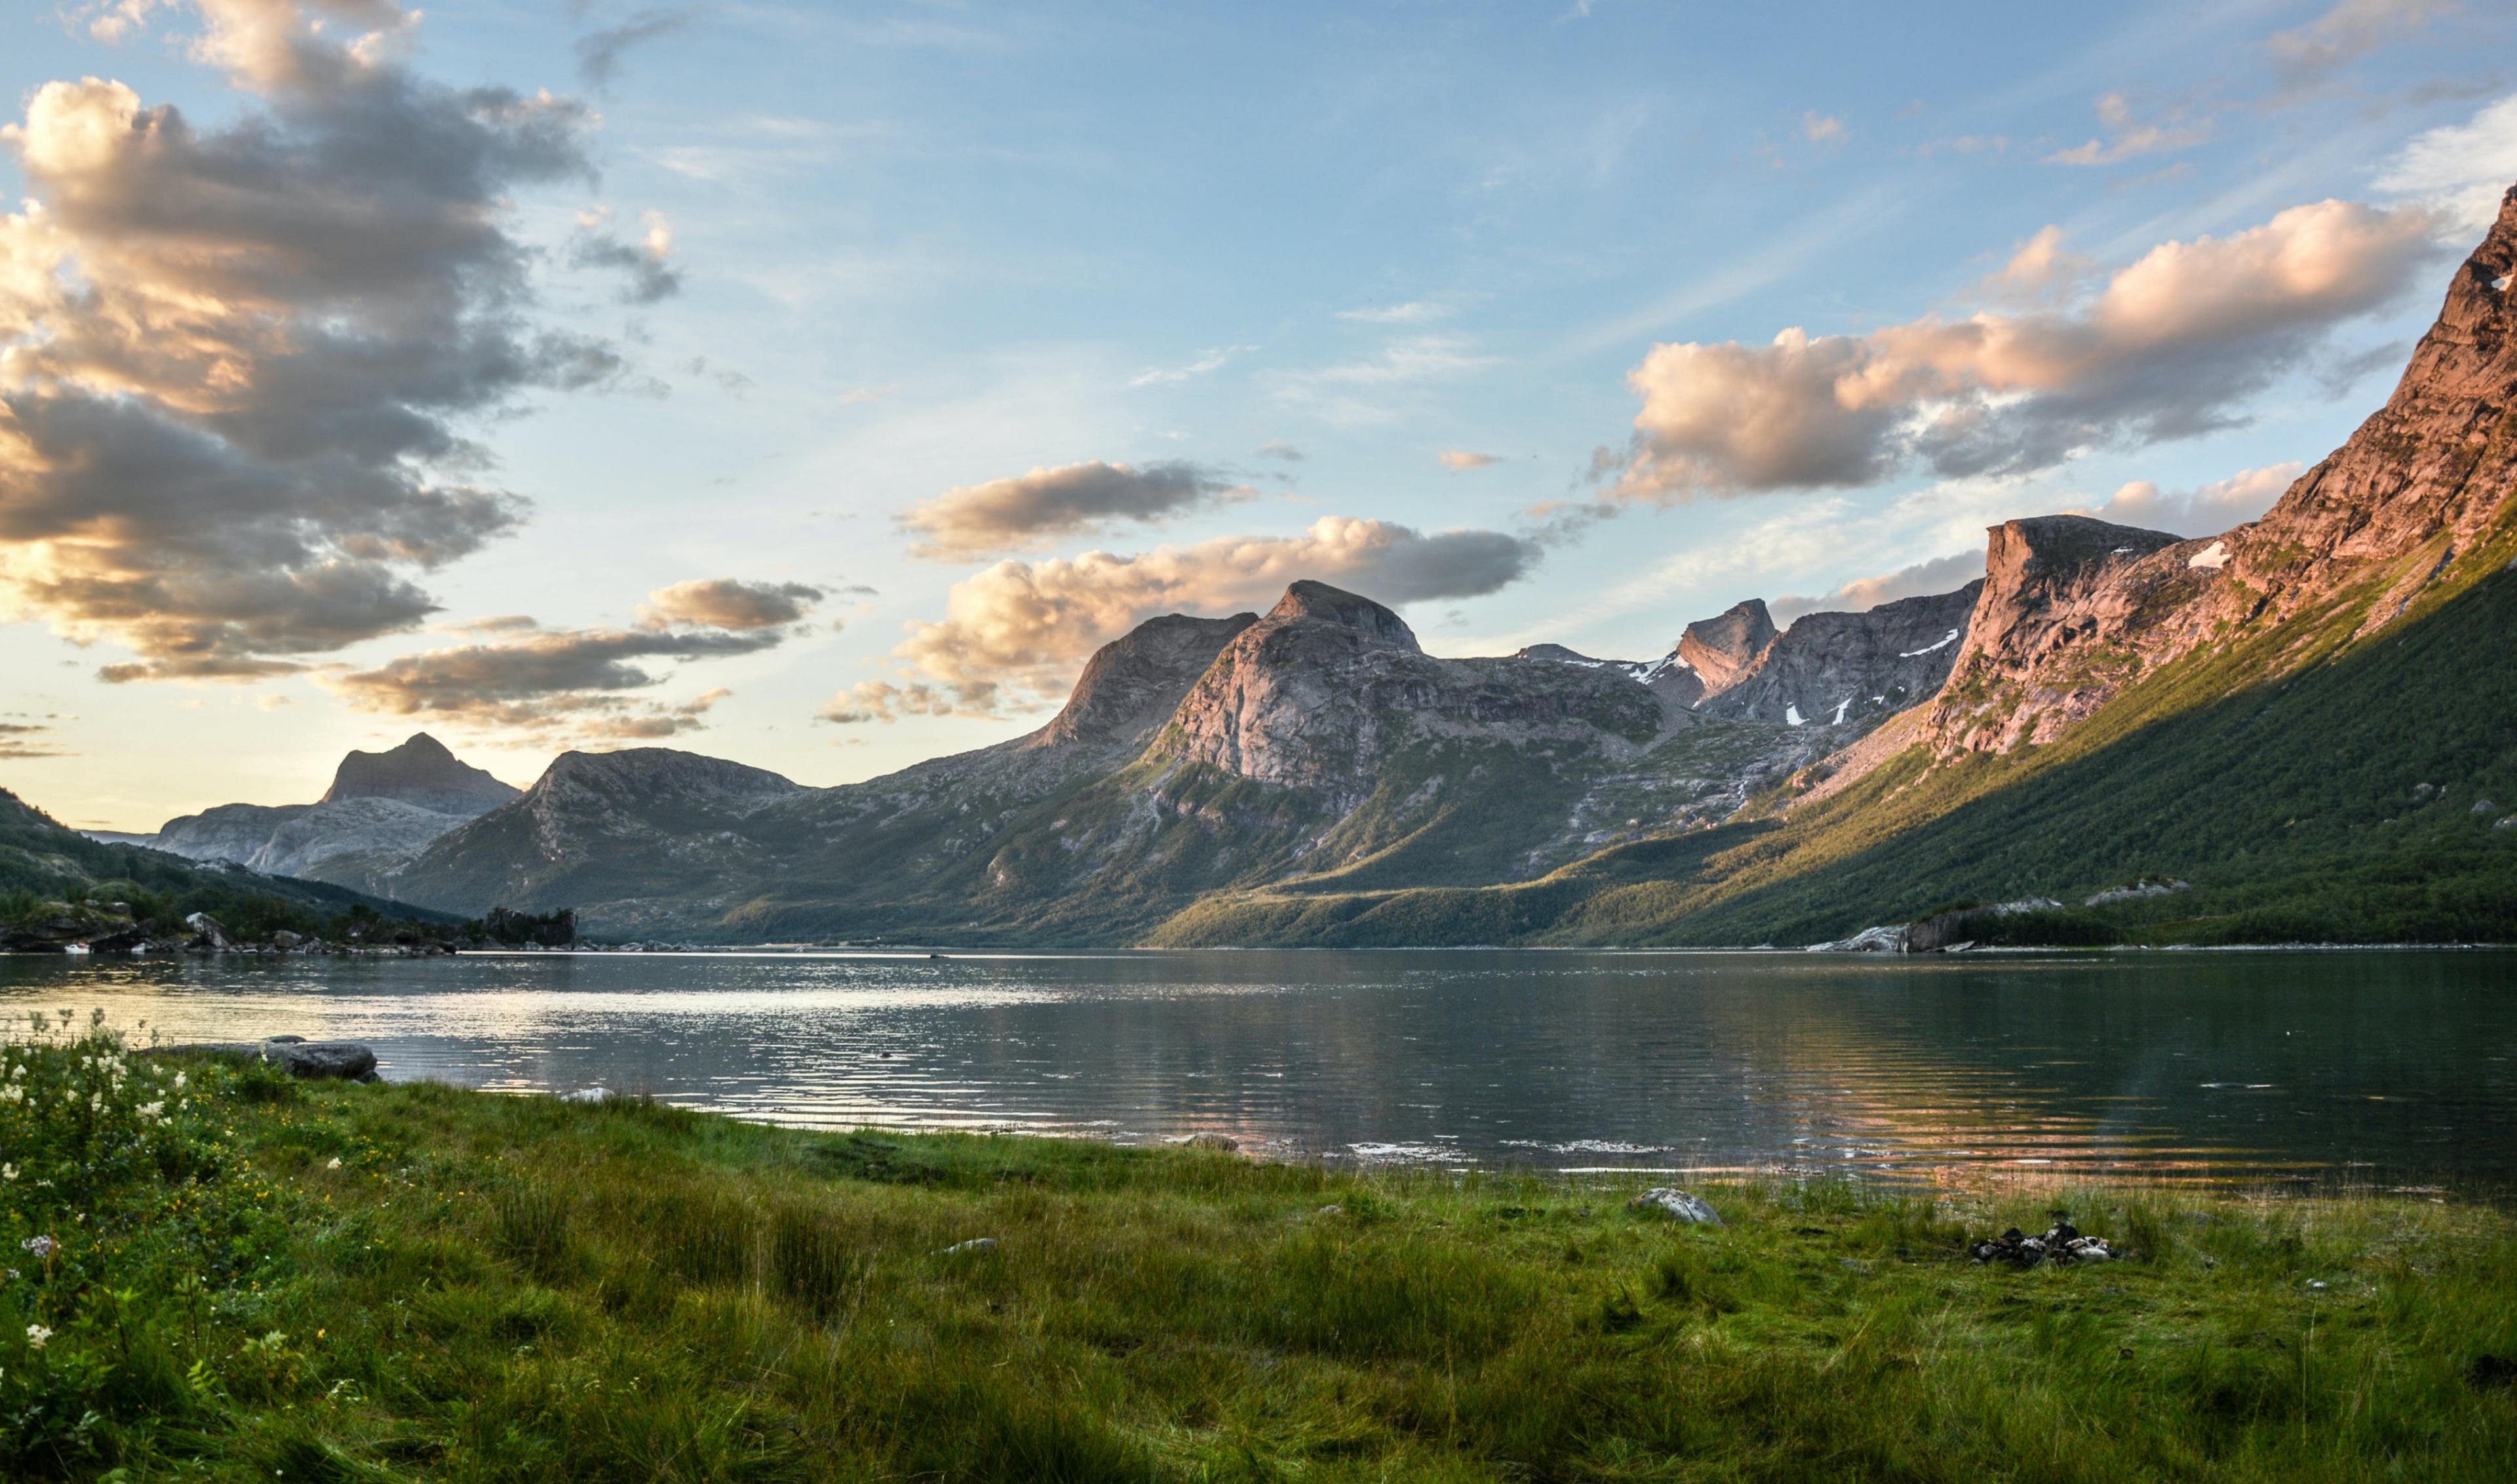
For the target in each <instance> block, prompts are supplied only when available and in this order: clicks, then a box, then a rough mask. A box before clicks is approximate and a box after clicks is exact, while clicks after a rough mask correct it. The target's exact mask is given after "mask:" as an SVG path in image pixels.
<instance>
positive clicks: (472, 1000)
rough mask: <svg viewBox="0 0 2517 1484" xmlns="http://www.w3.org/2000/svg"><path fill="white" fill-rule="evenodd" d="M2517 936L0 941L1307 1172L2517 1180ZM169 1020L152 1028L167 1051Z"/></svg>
mask: <svg viewBox="0 0 2517 1484" xmlns="http://www.w3.org/2000/svg"><path fill="white" fill-rule="evenodd" d="M2512 989H2517V954H2502V953H2469V954H2414V953H2366V954H2359V953H2353V954H2110V955H2104V956H2101V957H2096V958H2089V957H2064V956H2056V957H2043V958H1997V959H1963V958H1961V959H1939V960H1932V959H1919V960H1912V961H1898V960H1879V959H1860V958H1839V957H1834V956H1832V955H1830V956H1827V957H1812V956H1809V955H1803V954H1569V953H1508V952H1498V953H1482V952H1480V953H1414V954H1397V953H1392V954H1325V953H1284V954H1278V953H1239V954H1111V955H1099V956H1009V957H978V956H956V957H952V958H949V959H940V960H937V959H927V958H922V957H919V958H899V957H882V956H864V955H793V954H706V955H698V954H672V955H599V956H598V955H559V954H552V955H525V954H518V955H467V956H464V957H460V958H454V959H436V960H412V961H398V962H397V961H388V962H373V963H368V962H351V961H343V960H333V959H320V960H301V961H294V962H290V961H266V960H245V959H236V960H229V961H198V960H181V961H177V960H163V959H160V960H146V959H144V960H123V961H113V962H106V963H94V964H73V963H72V962H70V961H68V960H64V959H61V958H46V957H0V1014H8V1015H11V1016H12V1017H14V1016H16V1015H18V1014H21V1013H22V1012H23V1011H26V1010H30V1009H39V1008H40V1009H48V1010H50V1009H60V1008H64V1007H75V1008H76V1009H78V1010H79V1011H80V1012H81V1013H84V1012H85V1011H86V1010H88V1009H89V1008H91V1007H95V1006H102V1007H104V1009H105V1010H106V1012H107V1016H108V1018H109V1019H110V1020H111V1021H113V1022H114V1023H115V1024H118V1025H121V1026H124V1027H126V1028H129V1027H132V1026H134V1025H136V1024H138V1023H140V1022H142V1021H144V1020H145V1021H146V1022H147V1024H148V1026H149V1031H150V1032H153V1033H155V1034H158V1035H160V1036H162V1037H163V1038H164V1039H168V1040H192V1039H212V1038H216V1039H244V1038H249V1037H259V1036H268V1035H278V1034H284V1033H294V1034H297V1035H301V1036H306V1037H310V1038H315V1039H327V1038H342V1039H359V1040H363V1041H366V1042H368V1043H369V1044H371V1045H373V1046H374V1047H375V1048H376V1051H377V1055H378V1057H379V1059H380V1060H381V1062H382V1065H383V1070H384V1072H385V1075H386V1076H387V1077H390V1078H397V1079H401V1078H438V1079H443V1080H446V1081H456V1082H463V1083H468V1084H471V1085H475V1086H481V1087H490V1088H496V1089H500V1090H510V1091H566V1090H571V1089H575V1088H579V1087H585V1086H591V1085H602V1086H607V1087H611V1088H615V1089H621V1090H638V1091H644V1092H649V1093H652V1094H654V1095H655V1096H657V1097H659V1098H661V1099H663V1100H665V1101H668V1102H673V1103H683V1104H689V1105H692V1106H695V1107H705V1108H714V1109H719V1110H722V1111H724V1112H727V1113H731V1114H735V1115H737V1116H739V1117H743V1118H749V1119H761V1120H767V1121H770V1122H774V1123H780V1124H799V1125H804V1126H811V1127H854V1126H859V1125H864V1124H890V1125H901V1126H913V1127H956V1128H992V1129H1014V1130H1023V1131H1030V1132H1040V1133H1063V1134H1095V1135H1101V1136H1107V1137H1114V1138H1120V1139H1127V1140H1139V1141H1145V1140H1156V1139H1165V1138H1177V1137H1180V1136H1183V1135H1186V1134H1189V1133H1195V1132H1200V1131H1207V1130H1212V1131H1216V1132H1221V1133H1228V1134H1231V1135H1233V1136H1234V1137H1236V1138H1239V1139H1241V1140H1243V1141H1244V1142H1245V1144H1255V1145H1258V1146H1259V1147H1260V1148H1262V1149H1265V1150H1267V1151H1270V1152H1273V1153H1277V1154H1283V1155H1303V1156H1312V1157H1325V1158H1330V1159H1337V1160H1355V1161H1364V1162H1376V1161H1424V1162H1429V1163H1435V1164H1441V1165H1446V1166H1469V1165H1489V1166H1491V1165H1522V1166H1540V1167H1549V1168H1558V1169H1565V1168H1572V1169H1589V1168H1598V1167H1604V1166H1617V1167H1641V1168H1669V1169H1696V1170H1700V1169H1722V1170H1739V1169H1746V1170H1761V1171H1776V1172H1783V1173H1808V1172H1814V1171H1838V1172H1845V1173H1851V1174H1856V1175H1860V1176H1864V1177H1871V1178H1882V1179H1893V1180H1934V1181H1943V1182H1946V1181H1967V1180H1973V1179H1983V1178H1987V1177H1998V1176H2005V1175H2007V1176H2020V1175H2031V1174H2044V1175H2070V1174H2092V1175H2112V1176H2142V1177H2149V1178H2163V1179H2172V1180H2196V1181H2212V1182H2230V1183H2260V1182H2263V1181H2267V1180H2271V1181H2297V1182H2304V1183H2311V1184H2329V1183H2349V1184H2361V1185H2376V1186H2420V1187H2429V1186H2435V1187H2442V1188H2452V1189H2457V1190H2463V1191H2472V1192H2477V1193H2479V1192H2490V1193H2493V1194H2506V1193H2510V1192H2512V1191H2517V1138H2512V1137H2511V1136H2510V1132H2509V1131H2510V1129H2511V1128H2512V1127H2517V1064H2512V1057H2517V996H2512V994H2511V990H2512ZM143 1034H144V1035H146V1034H149V1033H143Z"/></svg>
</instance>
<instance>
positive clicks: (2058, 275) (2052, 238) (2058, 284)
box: [1985, 226, 2097, 300]
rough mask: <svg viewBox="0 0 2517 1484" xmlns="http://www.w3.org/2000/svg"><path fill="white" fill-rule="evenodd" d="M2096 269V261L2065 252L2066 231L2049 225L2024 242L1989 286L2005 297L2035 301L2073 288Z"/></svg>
mask: <svg viewBox="0 0 2517 1484" xmlns="http://www.w3.org/2000/svg"><path fill="white" fill-rule="evenodd" d="M2096 266H2097V264H2096V262H2095V261H2094V260H2092V259H2089V258H2084V257H2081V256H2080V255H2079V254H2077V253H2072V252H2066V251H2064V249H2063V229H2062V228H2060V227H2053V226H2047V227H2044V228H2041V229H2039V230H2038V232H2037V233H2036V235H2034V236H2032V237H2029V238H2028V239H2027V240H2026V241H2025V242H2022V243H2020V244H2019V247H2018V250H2017V251H2015V252H2013V253H2012V254H2011V255H2010V261H2009V262H2007V263H2005V264H2003V265H2002V269H2001V272H1999V273H1997V274H1995V275H1993V276H1992V277H1991V278H1990V279H1988V280H1986V283H1985V287H1987V288H1988V289H1990V290H1992V291H1993V292H1994V293H1996V294H1998V295H2000V296H2001V297H2003V298H2007V299H2012V300H2035V299H2039V298H2043V297H2045V296H2047V295H2049V294H2052V293H2055V292H2057V291H2060V290H2064V289H2068V288H2069V287H2070V286H2071V285H2073V284H2074V283H2077V282H2078V281H2079V280H2080V279H2081V278H2082V277H2084V276H2087V275H2088V273H2089V271H2090V270H2091V269H2093V268H2095V267H2096Z"/></svg>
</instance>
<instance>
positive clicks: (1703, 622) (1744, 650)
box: [1675, 598, 1774, 695]
mask: <svg viewBox="0 0 2517 1484" xmlns="http://www.w3.org/2000/svg"><path fill="white" fill-rule="evenodd" d="M1773 642H1774V619H1773V615H1770V614H1769V613H1767V612H1766V600H1765V599H1763V598H1750V599H1749V600H1748V601H1747V602H1745V603H1741V604H1739V605H1737V606H1735V607H1733V608H1731V609H1730V610H1729V611H1728V612H1727V613H1723V614H1719V615H1715V616H1713V617H1711V618H1698V619H1697V620H1695V621H1694V622H1693V623H1690V624H1688V625H1687V626H1686V630H1685V633H1682V634H1681V635H1679V639H1678V648H1677V650H1676V651H1675V653H1676V654H1677V656H1678V657H1679V659H1680V660H1682V661H1683V662H1685V665H1686V667H1687V668H1688V669H1690V670H1693V671H1694V672H1695V674H1696V675H1697V676H1698V677H1699V678H1700V679H1701V680H1702V681H1703V682H1704V690H1705V693H1706V694H1707V695H1719V694H1720V693H1721V692H1723V691H1727V690H1728V689H1729V688H1730V687H1731V686H1733V685H1735V684H1737V683H1738V682H1739V680H1740V679H1741V678H1742V677H1743V676H1745V675H1746V674H1747V673H1748V669H1749V667H1750V666H1752V665H1754V664H1755V663H1756V662H1757V660H1758V657H1761V656H1763V655H1764V654H1765V653H1766V649H1767V647H1768V646H1770V645H1771V644H1772V643H1773Z"/></svg>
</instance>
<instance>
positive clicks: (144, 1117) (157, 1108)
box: [140, 1101, 166, 1124]
mask: <svg viewBox="0 0 2517 1484" xmlns="http://www.w3.org/2000/svg"><path fill="white" fill-rule="evenodd" d="M165 1111H166V1105H165V1103H163V1102H162V1101H161V1102H154V1103H143V1104H141V1105H140V1120H141V1122H142V1123H147V1124H153V1123H155V1122H156V1121H157V1119H158V1117H159V1116H160V1115H162V1114H164V1113H165Z"/></svg>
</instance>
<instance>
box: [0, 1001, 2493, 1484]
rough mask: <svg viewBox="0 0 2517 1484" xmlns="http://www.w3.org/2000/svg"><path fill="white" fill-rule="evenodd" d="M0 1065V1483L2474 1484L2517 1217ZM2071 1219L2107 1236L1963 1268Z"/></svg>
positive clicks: (65, 1049)
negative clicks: (1758, 1176) (947, 1125)
mask: <svg viewBox="0 0 2517 1484" xmlns="http://www.w3.org/2000/svg"><path fill="white" fill-rule="evenodd" d="M34 1029H35V1036H34V1039H32V1040H31V1041H29V1040H27V1039H25V1038H23V1037H21V1039H20V1043H19V1044H15V1045H11V1046H8V1047H6V1048H5V1049H0V1150H5V1151H6V1161H7V1165H6V1167H5V1168H0V1241H5V1244H6V1254H5V1258H0V1261H5V1263H6V1266H7V1267H8V1268H9V1269H10V1271H9V1272H8V1273H7V1275H6V1281H5V1283H0V1475H5V1476H7V1477H10V1478H13V1479H15V1478H25V1479H53V1478H65V1479H113V1480H116V1481H131V1484H137V1481H147V1480H160V1479H165V1480H174V1479H183V1480H230V1479H233V1480H244V1479H260V1480H270V1479H275V1478H279V1479H286V1480H291V1481H296V1480H331V1481H352V1480H370V1481H385V1480H395V1479H407V1480H418V1479H430V1480H449V1481H452V1480H465V1481H469V1480H518V1481H523V1480H536V1481H538V1480H551V1479H584V1480H747V1481H748V1480H758V1481H779V1480H803V1479H884V1478H891V1479H937V1480H943V1479H955V1480H991V1479H998V1480H1017V1479H1019V1480H1105V1479H1143V1480H1157V1479H1178V1480H1223V1479H1305V1480H1337V1479H1357V1480H1361V1479H1374V1480H1379V1479H1397V1478H1406V1479H1435V1480H1441V1479H1460V1480H1468V1479H1495V1480H1504V1479H1514V1480H1518V1479H1806V1478H1813V1477H1833V1478H1874V1479H1913V1480H1934V1479H1949V1480H1966V1481H1970V1484H1972V1481H1976V1480H1982V1479H2029V1478H2032V1479H2040V1480H2081V1479H2085V1480H2092V1481H2096V1480H2104V1481H2108V1484H2113V1481H2117V1480H2121V1479H2126V1478H2226V1479H2264V1480H2276V1479H2282V1480H2285V1479H2296V1478H2305V1477H2315V1478H2321V1479H2348V1478H2379V1477H2383V1478H2389V1479H2467V1478H2472V1479H2484V1478H2489V1479H2497V1478H2502V1477H2505V1476H2506V1468H2507V1463H2508V1461H2509V1460H2510V1459H2511V1458H2512V1457H2517V1396H2512V1394H2511V1390H2510V1383H2511V1379H2512V1377H2513V1376H2517V1364H2512V1357H2517V1280H2512V1278H2511V1276H2510V1275H2511V1273H2512V1272H2517V1222H2512V1220H2511V1218H2510V1217H2509V1216H2507V1215H2506V1214H2504V1213H2501V1212H2499V1211H2496V1210H2494V1209H2492V1208H2487V1207H2482V1206H2474V1205H2448V1204H2438V1203H2434V1202H2431V1201H2427V1200H2423V1199H2419V1198H2409V1199H2405V1198H2385V1197H2365V1198H2354V1199H2333V1200H2290V1201H2249V1200H2244V1199H2238V1198H2227V1197H2210V1196H2204V1195H2198V1194H2190V1193H2178V1192H2172V1191H2162V1190H2149V1191H2104V1190H2065V1191H2035V1192H2021V1193H2018V1194H2016V1195H1999V1194H1996V1195H1992V1196H1984V1197H1974V1198H1967V1199H1958V1200H1950V1199H1939V1200H1936V1199H1932V1198H1929V1197H1924V1196H1917V1195H1910V1194H1896V1193H1890V1192H1864V1191H1860V1190H1856V1189H1853V1188H1849V1187H1845V1186H1841V1185H1809V1186H1782V1185H1749V1184H1739V1185H1715V1186H1706V1187H1699V1189H1701V1190H1702V1191H1703V1193H1705V1194H1707V1195H1708V1196H1709V1197H1710V1198H1711V1200H1712V1202H1713V1204H1714V1205H1715V1206H1716V1207H1717V1208H1719V1209H1720V1210H1721V1212H1722V1214H1723V1215H1724V1216H1725V1217H1726V1218H1727V1221H1728V1224H1727V1225H1726V1226H1724V1227H1723V1228H1721V1229H1719V1230H1715V1229H1709V1228H1700V1227H1688V1226H1683V1225H1679V1224H1677V1223H1675V1222H1672V1221H1669V1220H1667V1219H1665V1218H1659V1217H1654V1216H1650V1215H1646V1214H1642V1213H1638V1212H1635V1211H1632V1210H1630V1209H1628V1208H1627V1206H1626V1198H1627V1197H1628V1196H1629V1195H1630V1194H1631V1193H1632V1189H1633V1185H1632V1183H1619V1182H1615V1181H1601V1180H1585V1181H1583V1182H1581V1183H1569V1182H1568V1181H1567V1180H1566V1179H1565V1178H1562V1177H1549V1178H1541V1177H1536V1176H1520V1175H1512V1174H1476V1175H1469V1176H1465V1177H1462V1176H1456V1175H1449V1174H1442V1173H1430V1172H1426V1173H1414V1174H1357V1173H1342V1172H1336V1171H1331V1170H1327V1169H1322V1168H1318V1167H1310V1166H1275V1165H1259V1164H1253V1163H1250V1162H1247V1161H1244V1160H1241V1159H1239V1158H1237V1157H1235V1156H1232V1155H1229V1154H1219V1153H1209V1152H1202V1151H1191V1150H1173V1149H1165V1150H1144V1149H1121V1148H1115V1147H1111V1146H1107V1145H1100V1144H1092V1143H1063V1142H1051V1141H1040V1140H1029V1139H1010V1138H987V1137H979V1136H965V1135H957V1136H945V1135H938V1136H922V1137H912V1136H904V1135H893V1134H876V1133H853V1134H824V1133H810V1132H801V1131H791V1130H778V1129H770V1128H763V1127H757V1126H752V1125H747V1124H737V1123H734V1122H732V1121H729V1120H725V1119H721V1118H716V1117H711V1116H705V1115H700V1114H694V1113H690V1112H685V1111H677V1110H673V1109H669V1108H664V1107H660V1106H656V1105H653V1104H649V1103H645V1102H640V1101H636V1100H616V1101H612V1102H608V1103H600V1104H571V1103H565V1102H561V1101H557V1100H553V1099H546V1098H511V1097H499V1096H493V1095H489V1094H483V1093H474V1092H468V1091H461V1090H456V1089H452V1088H448V1087H444V1086H438V1085H430V1084H403V1085H378V1086H357V1085H346V1084H300V1083H292V1082H289V1081H284V1080H281V1079H278V1078H277V1076H276V1075H274V1074H272V1073H270V1072H269V1071H267V1070H266V1069H264V1068H262V1067H261V1066H260V1065H259V1064H231V1063H218V1062H207V1061H197V1060H188V1059H158V1058H150V1057H148V1056H144V1055H141V1054H138V1053H136V1052H134V1051H133V1050H131V1049H129V1048H127V1047H125V1046H124V1045H123V1044H122V1043H121V1042H120V1041H119V1040H118V1039H116V1038H114V1037H112V1036H111V1035H109V1034H107V1033H105V1032H102V1031H98V1030H95V1029H92V1028H81V1029H79V1030H78V1031H77V1032H76V1033H75V1034H70V1033H67V1032H65V1031H64V1029H62V1028H61V1027H59V1026H58V1025H55V1024H51V1023H49V1022H44V1023H39V1024H38V1025H37V1026H36V1027H35V1028H34ZM2055 1206H2060V1207H2064V1208H2069V1211H2070V1212H2071V1214H2072V1216H2073V1218H2074V1219H2075V1220H2076V1221H2077V1222H2078V1223H2079V1224H2080V1225H2081V1226H2083V1227H2084V1228H2087V1229H2089V1230H2091V1231H2095V1232H2100V1233H2103V1234H2105V1235H2107V1236H2109V1237H2111V1238H2112V1239H2113V1240H2114V1241H2115V1242H2116V1244H2117V1245H2118V1246H2119V1247H2122V1248H2128V1249H2132V1250H2134V1251H2137V1252H2138V1254H2139V1255H2137V1256H2133V1257H2130V1258H2128V1259H2126V1260H2122V1261H2118V1262H2112V1263H2108V1264H2104V1265H2099V1266H2090V1267H2078V1268H2065V1269H2057V1268H2052V1267H2044V1268H2035V1269H2031V1270H2028V1271H2025V1272H2021V1271H2013V1270H2010V1269H2007V1268H1984V1267H1978V1266H1975V1265H1974V1264H1973V1263H1971V1262H1970V1261H1969V1260H1968V1258H1967V1257H1966V1255H1965V1253H1964V1244H1965V1242H1966V1240H1967V1239H1968V1238H1969V1237H1971V1236H1983V1235H1986V1234H1988V1233H1990V1232H1993V1231H1998V1230H2000V1229H2001V1228H2003V1227H2005V1226H2008V1225H2013V1224H2016V1225H2019V1226H2023V1227H2027V1228H2029V1229H2031V1230H2032V1229H2035V1228H2038V1227H2041V1226H2042V1225H2043V1224H2044V1222H2045V1220H2046V1219H2047V1214H2048V1208H2050V1207H2055Z"/></svg>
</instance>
